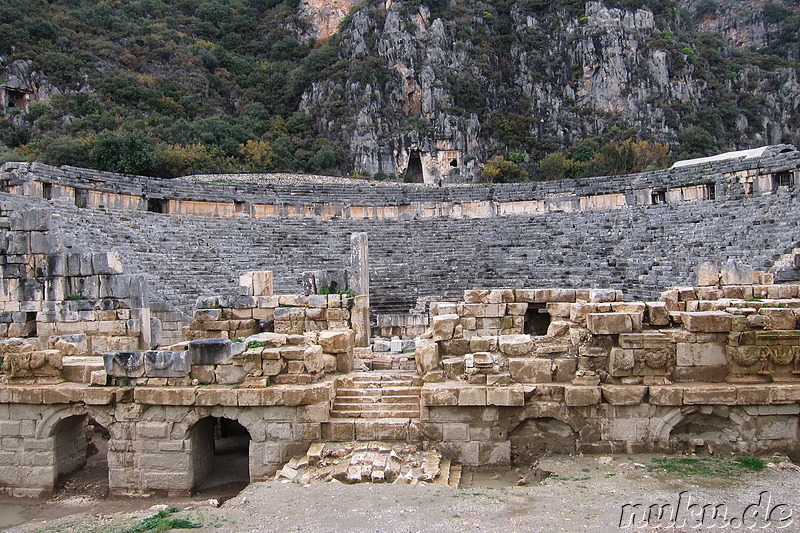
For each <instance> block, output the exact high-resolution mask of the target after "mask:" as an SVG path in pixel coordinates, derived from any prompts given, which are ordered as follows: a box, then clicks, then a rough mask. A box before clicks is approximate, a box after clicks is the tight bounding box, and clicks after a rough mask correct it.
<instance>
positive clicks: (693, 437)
mask: <svg viewBox="0 0 800 533" xmlns="http://www.w3.org/2000/svg"><path fill="white" fill-rule="evenodd" d="M751 419H752V417H751V416H750V415H748V414H747V413H746V412H745V411H744V410H743V409H741V408H740V407H734V408H730V407H727V406H703V407H684V408H675V409H673V410H672V411H670V412H669V413H667V414H666V415H665V416H664V418H663V419H662V420H661V423H660V424H659V426H658V428H657V429H656V440H657V441H658V442H659V443H661V444H662V445H663V446H664V447H665V448H667V449H668V450H669V451H671V452H677V451H685V450H687V449H690V448H693V447H696V446H698V445H700V442H701V441H702V445H703V446H706V445H711V446H712V449H714V450H717V451H719V452H721V453H730V452H744V451H747V450H745V449H744V445H745V444H746V443H744V442H743V439H742V433H743V428H744V426H746V425H747V424H749V423H750V422H751Z"/></svg>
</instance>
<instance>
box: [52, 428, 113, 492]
mask: <svg viewBox="0 0 800 533" xmlns="http://www.w3.org/2000/svg"><path fill="white" fill-rule="evenodd" d="M51 435H52V436H53V442H54V446H55V472H54V473H55V479H54V483H53V489H54V491H55V492H57V493H61V495H63V496H73V495H88V496H91V497H93V498H105V497H107V496H108V487H109V483H108V442H109V432H108V429H107V428H105V427H104V426H102V425H101V424H99V423H98V422H97V421H96V420H95V419H94V418H91V417H90V416H88V415H85V414H84V415H73V416H68V417H66V418H64V419H62V420H60V421H59V422H58V423H56V424H55V425H54V426H53V429H52V433H51Z"/></svg>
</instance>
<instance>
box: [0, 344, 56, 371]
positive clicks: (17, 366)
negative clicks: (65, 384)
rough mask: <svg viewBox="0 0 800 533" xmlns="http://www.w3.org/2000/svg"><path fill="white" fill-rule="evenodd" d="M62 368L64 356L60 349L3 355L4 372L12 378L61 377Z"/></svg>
mask: <svg viewBox="0 0 800 533" xmlns="http://www.w3.org/2000/svg"><path fill="white" fill-rule="evenodd" d="M62 369H63V363H62V356H61V352H59V351H58V350H40V351H34V352H22V353H10V354H6V355H5V356H3V372H5V373H6V375H7V376H8V377H10V378H28V377H60V376H61V372H62Z"/></svg>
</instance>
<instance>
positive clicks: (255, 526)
mask: <svg viewBox="0 0 800 533" xmlns="http://www.w3.org/2000/svg"><path fill="white" fill-rule="evenodd" d="M653 457H657V456H652V455H635V456H627V455H625V456H615V457H613V458H602V457H596V456H586V457H572V456H554V457H547V458H543V459H541V460H540V462H539V464H538V465H537V466H538V468H540V469H541V470H544V471H549V472H552V473H553V474H552V476H549V477H544V479H543V480H542V481H541V482H538V483H537V482H536V478H537V475H536V474H537V473H540V472H539V471H528V470H519V471H514V470H511V471H505V472H504V473H499V474H498V473H495V472H485V473H475V474H473V476H472V479H471V480H470V479H469V478H470V476H469V475H468V476H467V477H466V479H465V482H466V483H467V484H468V485H471V486H467V487H465V488H459V489H451V488H448V487H444V486H438V485H418V486H409V485H374V484H372V485H371V484H360V485H343V484H341V483H338V482H332V483H316V484H311V485H307V486H304V485H302V484H299V483H295V482H290V483H280V482H266V483H254V484H251V485H249V486H248V487H247V488H246V489H244V490H243V491H242V492H241V493H240V494H239V495H238V496H236V497H234V498H232V499H230V500H228V501H226V502H225V503H224V504H223V505H222V506H221V507H219V508H216V507H212V506H209V505H207V504H206V503H205V501H204V500H203V499H200V498H198V499H195V500H170V501H155V500H153V499H139V500H127V505H135V506H138V507H139V508H141V509H147V508H148V507H150V506H152V505H154V504H167V505H175V506H177V507H181V508H182V510H181V511H180V512H178V513H176V514H175V515H173V516H175V517H181V518H187V519H190V520H193V521H195V522H198V523H200V524H202V528H200V529H195V530H194V531H202V532H210V531H226V532H227V531H231V532H294V531H298V532H342V531H348V532H364V533H366V532H376V533H377V532H423V531H424V532H434V531H435V532H449V531H457V532H460V533H464V532H478V531H484V532H489V531H491V532H495V531H497V532H516V531H520V532H527V531H531V532H534V531H547V532H551V531H552V532H577V531H592V532H608V531H620V530H623V529H632V528H624V527H623V528H620V519H621V518H622V519H623V520H622V522H623V525H630V524H632V525H633V526H638V527H636V528H633V529H638V530H639V531H641V530H653V531H655V530H657V529H658V528H657V527H656V526H658V525H661V526H662V529H661V530H662V531H663V530H665V529H663V527H666V528H667V529H666V530H669V531H707V530H708V531H716V530H719V529H734V530H735V529H739V530H745V531H747V530H757V531H800V472H798V471H796V470H795V469H793V468H788V469H772V468H767V469H765V470H764V471H762V472H758V473H746V474H737V475H734V476H732V477H721V476H712V477H707V476H685V475H678V474H674V473H665V472H658V471H651V470H650V469H648V468H647V466H648V465H652V464H653V463H652V459H653ZM524 476H527V477H528V478H529V480H530V481H531V483H532V484H531V485H527V486H513V484H514V483H516V482H517V481H518V480H519V479H520V477H524ZM538 477H542V476H538ZM681 493H683V496H681ZM73 498H74V496H73ZM20 502H25V501H23V500H16V501H12V502H11V504H10V505H22V506H23V507H24V508H23V510H22V515H23V518H25V519H27V520H31V519H32V518H34V517H35V516H36V514H35V513H33V514H31V513H30V511H31V510H32V509H34V510H35V505H34V504H33V503H32V502H36V500H28V501H26V502H25V503H20ZM42 503H43V502H39V503H38V505H40V506H42V507H43V508H52V509H61V510H63V507H64V503H63V500H62V502H61V503H60V504H59V503H58V502H57V501H51V502H49V503H46V502H45V503H44V504H43V505H42ZM122 503H125V502H124V501H123V502H122ZM634 503H641V504H642V505H643V506H645V507H646V506H650V505H657V506H659V508H660V507H661V506H664V505H668V504H672V507H666V508H664V510H665V513H664V518H663V519H662V520H661V521H660V522H659V521H658V519H657V518H656V517H655V516H654V517H653V518H652V519H651V520H650V521H649V522H648V521H647V520H645V518H644V514H643V513H640V514H639V515H638V516H631V513H630V512H627V514H624V515H623V514H622V513H623V506H624V505H625V504H634ZM0 505H1V504H0ZM6 505H9V504H8V503H7V504H6ZM115 505H119V502H115V501H112V500H105V501H95V502H94V504H93V505H89V507H88V508H84V509H83V510H82V509H81V508H80V507H73V508H72V511H73V512H74V513H80V514H70V515H69V516H63V517H61V518H55V517H53V518H50V519H47V520H45V521H39V522H28V523H25V524H23V525H21V526H17V527H13V528H11V529H9V531H14V532H26V533H30V532H35V531H36V532H49V533H55V532H64V533H67V532H70V533H71V532H75V533H78V532H81V533H82V532H85V531H98V532H109V533H110V532H121V531H124V530H125V529H126V528H127V527H131V526H133V525H135V524H137V523H140V522H141V520H142V519H143V518H145V517H147V516H150V515H152V514H153V511H149V512H148V511H137V512H133V513H131V512H130V511H131V510H132V509H131V508H130V507H127V508H119V507H117V508H116V509H115ZM703 506H705V507H703ZM712 506H714V507H716V509H717V511H718V515H717V516H716V517H714V516H712V514H713V513H712V511H713V507H712ZM676 507H677V508H678V510H677V511H676V510H675V508H676ZM2 509H3V507H2V506H0V510H2ZM704 509H705V517H703V515H702V513H703V510H704ZM40 511H41V509H40ZM114 511H118V512H116V513H114ZM628 511H630V508H628ZM38 516H39V518H44V517H43V516H42V515H41V514H40V515H38ZM767 518H771V521H770V522H767V521H766V519H767ZM742 520H743V522H742ZM737 526H738V527H737ZM186 531H188V530H186Z"/></svg>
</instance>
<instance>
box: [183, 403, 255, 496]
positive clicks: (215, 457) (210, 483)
mask: <svg viewBox="0 0 800 533" xmlns="http://www.w3.org/2000/svg"><path fill="white" fill-rule="evenodd" d="M191 443H192V467H193V469H194V486H193V488H192V491H193V492H203V493H209V494H210V495H212V493H213V495H215V496H226V495H233V494H236V493H238V492H239V491H241V490H242V489H243V488H244V487H246V486H247V484H248V483H250V433H248V432H247V429H245V428H244V426H242V425H241V424H240V423H239V422H237V421H236V420H231V419H229V418H222V417H212V416H209V417H206V418H203V419H201V420H200V421H199V422H197V424H195V426H194V427H193V428H192V431H191Z"/></svg>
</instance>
